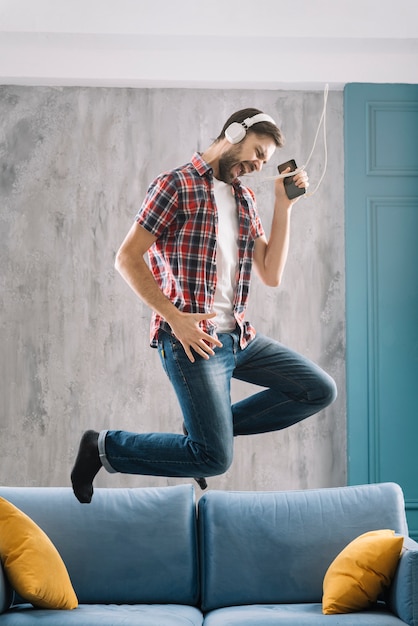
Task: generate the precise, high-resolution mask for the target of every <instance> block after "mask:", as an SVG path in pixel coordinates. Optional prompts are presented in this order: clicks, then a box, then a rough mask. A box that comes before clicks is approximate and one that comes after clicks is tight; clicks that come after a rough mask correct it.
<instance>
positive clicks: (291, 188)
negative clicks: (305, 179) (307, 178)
mask: <svg viewBox="0 0 418 626" xmlns="http://www.w3.org/2000/svg"><path fill="white" fill-rule="evenodd" d="M288 167H290V169H291V171H292V172H293V171H294V170H295V169H297V165H296V161H295V160H294V159H290V161H286V163H282V164H281V165H278V166H277V169H278V170H279V172H280V174H283V172H284V171H285V170H287V168H288ZM283 182H284V190H285V192H286V195H287V197H288V198H289V200H293V198H297V197H298V196H303V194H304V193H305V192H306V189H305V187H296V185H295V183H294V182H293V177H292V176H286V178H284V179H283Z"/></svg>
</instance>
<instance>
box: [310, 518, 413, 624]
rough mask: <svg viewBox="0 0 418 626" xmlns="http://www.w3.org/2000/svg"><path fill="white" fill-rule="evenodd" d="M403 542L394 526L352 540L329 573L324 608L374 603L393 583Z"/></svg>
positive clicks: (351, 608) (344, 608)
mask: <svg viewBox="0 0 418 626" xmlns="http://www.w3.org/2000/svg"><path fill="white" fill-rule="evenodd" d="M402 545H403V537H395V533H394V531H393V530H374V531H371V532H368V533H365V534H364V535H360V537H357V539H354V540H353V541H352V542H351V543H349V544H348V546H346V547H345V548H344V550H342V551H341V552H340V554H338V555H337V556H336V558H335V559H334V561H333V562H332V563H331V565H330V566H329V568H328V570H327V572H326V574H325V578H324V584H323V591H324V594H323V597H322V612H323V613H325V615H331V614H333V613H351V612H353V611H361V610H362V609H366V608H369V607H370V606H371V605H372V604H374V603H375V602H376V601H377V599H378V597H379V595H380V594H381V592H382V591H383V590H384V588H385V587H388V586H389V585H390V583H391V580H392V578H393V576H394V574H395V570H396V566H397V564H398V560H399V556H400V553H401V550H402Z"/></svg>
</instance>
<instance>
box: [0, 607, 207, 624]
mask: <svg viewBox="0 0 418 626" xmlns="http://www.w3.org/2000/svg"><path fill="white" fill-rule="evenodd" d="M202 623H203V616H202V613H201V612H200V611H199V609H197V608H195V607H193V606H184V605H178V604H164V605H162V604H153V605H148V604H146V605H144V604H136V605H126V604H125V605H123V604H122V605H120V604H118V605H115V604H110V605H103V604H101V605H100V604H99V605H98V604H90V605H89V604H80V605H79V606H78V608H77V609H75V610H74V611H64V612H63V611H59V612H58V611H46V610H43V609H34V608H32V607H31V606H30V605H28V604H26V605H20V606H18V607H15V608H13V609H11V610H10V611H8V612H7V613H4V614H3V615H2V616H1V618H0V624H1V626H34V624H39V626H128V625H129V626H151V625H154V626H202Z"/></svg>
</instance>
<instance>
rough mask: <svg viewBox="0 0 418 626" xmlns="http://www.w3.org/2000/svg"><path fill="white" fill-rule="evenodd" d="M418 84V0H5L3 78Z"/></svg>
mask: <svg viewBox="0 0 418 626" xmlns="http://www.w3.org/2000/svg"><path fill="white" fill-rule="evenodd" d="M347 82H406V83H418V0H397V2H396V3H395V2H393V0H390V1H389V0H350V1H348V0H298V2H284V1H283V0H251V1H250V0H241V2H239V3H238V2H236V1H233V2H232V1H231V0H211V2H210V3H209V2H198V1H197V0H176V1H173V0H0V83H2V84H29V85H94V86H98V85H99V86H100V85H102V86H128V87H218V88H219V87H221V88H224V87H225V88H226V87H228V88H267V89H277V88H295V89H298V88H318V89H321V88H322V87H323V85H324V84H325V83H329V85H330V88H331V89H332V88H334V89H340V88H342V87H343V85H344V84H345V83H347Z"/></svg>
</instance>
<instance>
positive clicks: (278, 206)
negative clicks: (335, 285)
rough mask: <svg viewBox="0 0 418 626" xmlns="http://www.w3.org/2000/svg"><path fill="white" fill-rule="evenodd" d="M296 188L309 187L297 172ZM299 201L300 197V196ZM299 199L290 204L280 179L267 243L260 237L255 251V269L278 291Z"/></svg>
mask: <svg viewBox="0 0 418 626" xmlns="http://www.w3.org/2000/svg"><path fill="white" fill-rule="evenodd" d="M294 180H295V183H296V185H297V186H298V187H306V188H307V187H308V186H309V183H308V176H307V174H306V172H304V171H302V172H299V174H297V175H296V176H295V179H294ZM299 198H300V196H299ZM299 198H295V199H294V200H289V198H288V197H287V195H286V192H285V189H284V184H283V179H278V180H276V182H275V201H274V213H273V220H272V224H271V232H270V237H269V240H268V241H267V239H266V237H259V238H258V239H256V241H255V247H254V267H255V270H256V272H257V274H258V276H259V277H260V279H261V280H262V282H263V283H264V284H265V285H268V286H269V287H278V286H279V285H280V282H281V280H282V276H283V271H284V268H285V265H286V261H287V255H288V252H289V239H290V217H291V212H292V207H293V205H294V204H295V202H297V200H298V199H299Z"/></svg>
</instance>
